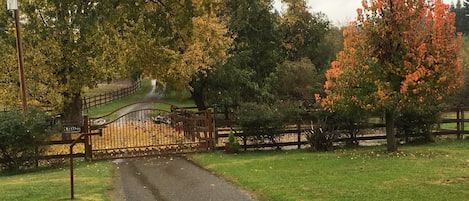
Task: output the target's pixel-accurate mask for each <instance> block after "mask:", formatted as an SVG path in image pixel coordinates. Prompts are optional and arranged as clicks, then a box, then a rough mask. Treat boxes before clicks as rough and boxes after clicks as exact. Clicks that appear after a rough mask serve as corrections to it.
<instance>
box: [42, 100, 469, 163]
mask: <svg viewBox="0 0 469 201" xmlns="http://www.w3.org/2000/svg"><path fill="white" fill-rule="evenodd" d="M467 112H469V107H458V108H454V109H450V110H447V111H445V112H442V113H441V118H440V121H439V122H438V124H436V125H435V129H434V130H433V135H435V136H440V137H449V138H453V139H463V137H464V135H469V126H465V125H464V124H465V123H467V122H469V119H466V117H468V114H465V113H467ZM214 115H216V114H214ZM217 121H218V122H217ZM220 122H222V123H220ZM212 125H213V132H214V134H213V135H214V141H215V142H214V144H215V147H216V149H218V150H222V149H224V146H225V142H227V141H228V135H229V133H230V132H233V133H234V134H235V136H236V139H237V140H238V142H239V143H240V145H241V149H253V148H254V149H263V148H281V147H290V148H298V149H299V148H302V147H306V146H307V145H308V139H307V132H308V130H309V129H311V125H309V124H301V123H297V124H294V125H290V126H287V127H286V128H285V130H284V132H282V133H281V134H280V135H278V136H277V137H276V138H275V139H273V140H272V139H268V138H265V139H263V140H264V141H261V142H260V141H257V142H253V141H250V140H249V138H247V137H245V136H244V134H243V131H242V129H241V128H240V127H239V126H237V125H235V124H234V123H233V121H228V120H223V119H220V118H218V119H216V120H215V122H214V124H212ZM360 129H361V131H362V132H359V133H358V134H356V135H355V136H351V135H342V136H341V137H340V138H339V139H336V142H345V141H351V140H356V141H365V140H383V139H386V134H385V132H384V130H385V129H384V124H383V123H377V124H367V125H365V126H363V127H361V128H360ZM370 131H373V132H370ZM397 137H399V138H405V137H406V136H397ZM413 137H415V136H413ZM72 138H74V137H72ZM70 143H71V140H68V141H67V140H53V141H49V142H47V146H51V147H52V146H66V147H68V146H69V144H70ZM77 143H78V144H80V145H79V146H78V147H79V148H77V149H75V150H76V152H74V156H75V157H85V156H86V148H85V144H86V142H85V140H81V141H77ZM80 147H82V148H80ZM67 155H68V153H67V152H64V153H55V154H54V153H50V154H49V155H47V156H45V157H44V158H45V159H51V158H67V157H68V156H67Z"/></svg>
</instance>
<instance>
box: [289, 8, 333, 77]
mask: <svg viewBox="0 0 469 201" xmlns="http://www.w3.org/2000/svg"><path fill="white" fill-rule="evenodd" d="M283 3H284V4H285V5H286V6H287V9H286V12H285V13H284V14H283V16H282V18H281V25H282V29H283V30H282V32H283V34H284V36H283V48H284V49H285V52H286V57H287V59H288V60H290V61H300V60H301V59H303V58H308V59H309V60H311V61H312V62H313V64H314V65H315V66H316V68H317V69H319V70H322V69H326V67H329V66H330V62H331V61H332V60H333V59H334V56H335V53H336V52H334V50H333V46H331V45H330V44H325V43H326V40H325V39H326V36H327V34H328V32H329V30H330V28H331V26H330V24H329V20H328V19H327V18H326V17H325V15H324V14H322V13H311V12H310V11H308V8H307V5H306V1H305V0H283Z"/></svg>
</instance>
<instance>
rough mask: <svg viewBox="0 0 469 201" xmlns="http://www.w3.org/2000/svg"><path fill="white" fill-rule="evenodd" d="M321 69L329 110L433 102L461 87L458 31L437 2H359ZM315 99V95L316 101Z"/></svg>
mask: <svg viewBox="0 0 469 201" xmlns="http://www.w3.org/2000/svg"><path fill="white" fill-rule="evenodd" d="M362 5H363V9H358V10H357V14H358V16H357V18H356V20H355V21H353V22H351V23H350V25H349V26H348V28H346V29H345V30H344V33H343V34H344V50H343V51H341V52H340V53H338V54H337V58H336V61H334V62H332V67H331V69H329V70H328V71H327V72H326V78H327V81H326V83H325V85H324V88H325V92H326V94H327V97H325V98H322V99H321V102H322V105H323V106H324V107H326V108H327V109H329V110H341V109H344V110H348V109H349V108H350V107H356V108H361V109H365V110H383V109H389V108H397V109H399V108H403V107H408V106H409V105H415V104H433V105H434V104H437V103H438V102H439V101H441V100H442V97H444V96H446V95H448V94H450V93H451V92H454V91H455V90H456V89H457V88H459V87H461V86H462V84H463V82H462V77H461V71H462V67H461V62H460V60H459V59H458V57H457V55H458V53H459V49H460V44H461V40H462V37H461V34H459V33H458V34H457V33H456V29H455V26H454V22H455V14H454V13H451V12H450V9H449V5H447V4H444V3H443V2H442V1H441V0H363V3H362ZM318 100H319V99H318Z"/></svg>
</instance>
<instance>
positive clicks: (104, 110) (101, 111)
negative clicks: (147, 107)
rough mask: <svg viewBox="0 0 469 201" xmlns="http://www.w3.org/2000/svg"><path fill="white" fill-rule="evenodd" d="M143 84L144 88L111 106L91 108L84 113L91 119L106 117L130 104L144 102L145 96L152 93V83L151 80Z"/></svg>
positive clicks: (110, 104) (112, 103) (144, 81)
mask: <svg viewBox="0 0 469 201" xmlns="http://www.w3.org/2000/svg"><path fill="white" fill-rule="evenodd" d="M141 84H142V87H141V88H140V89H138V90H137V92H135V93H134V94H132V95H131V96H127V97H124V98H121V99H118V100H115V101H113V102H111V103H109V104H106V105H103V106H100V107H95V108H91V109H89V110H88V111H84V113H86V114H87V115H88V116H90V117H94V116H100V115H106V114H109V113H111V112H113V111H115V110H117V109H119V108H121V107H124V106H126V105H128V104H131V103H135V102H138V101H142V100H143V98H145V95H147V93H148V92H150V91H151V82H150V80H142V83H141Z"/></svg>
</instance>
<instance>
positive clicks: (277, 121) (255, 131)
mask: <svg viewBox="0 0 469 201" xmlns="http://www.w3.org/2000/svg"><path fill="white" fill-rule="evenodd" d="M237 117H238V119H237V123H238V124H239V125H240V126H241V128H242V130H243V135H244V137H245V138H246V139H245V140H248V141H251V142H252V143H253V144H262V143H266V142H269V141H270V142H272V143H273V144H274V145H275V144H277V141H278V139H277V138H278V137H279V135H280V134H281V133H282V132H283V131H284V129H285V117H284V114H283V113H282V112H281V111H280V110H279V109H278V108H277V107H274V106H270V105H266V104H256V103H246V104H243V105H241V107H240V109H239V112H238V115H237ZM277 148H280V147H279V146H277Z"/></svg>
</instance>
